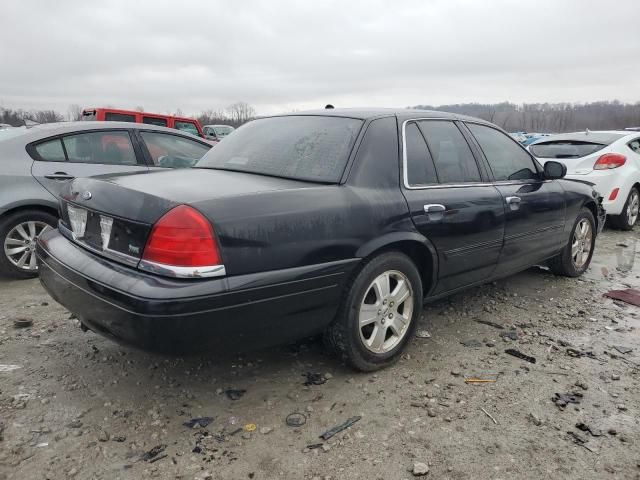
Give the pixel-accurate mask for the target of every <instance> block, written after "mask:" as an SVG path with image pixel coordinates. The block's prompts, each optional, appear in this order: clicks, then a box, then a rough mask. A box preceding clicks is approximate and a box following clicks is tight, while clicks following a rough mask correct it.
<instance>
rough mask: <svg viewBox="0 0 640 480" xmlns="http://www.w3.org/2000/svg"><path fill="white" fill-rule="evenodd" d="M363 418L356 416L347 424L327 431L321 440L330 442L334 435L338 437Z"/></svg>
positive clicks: (321, 436)
mask: <svg viewBox="0 0 640 480" xmlns="http://www.w3.org/2000/svg"><path fill="white" fill-rule="evenodd" d="M361 418H362V417H361V416H360V415H356V416H355V417H351V418H349V419H348V420H347V421H346V422H344V423H341V424H340V425H336V426H335V427H333V428H332V429H330V430H327V431H326V432H324V433H323V434H322V435H320V438H321V439H323V440H329V439H330V438H331V437H333V436H334V435H336V434H338V433H340V432H341V431H343V430H346V429H347V428H349V427H350V426H351V425H353V424H354V423H356V422H357V421H359V420H360V419H361ZM307 448H308V447H307Z"/></svg>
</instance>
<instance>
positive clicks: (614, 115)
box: [411, 100, 640, 133]
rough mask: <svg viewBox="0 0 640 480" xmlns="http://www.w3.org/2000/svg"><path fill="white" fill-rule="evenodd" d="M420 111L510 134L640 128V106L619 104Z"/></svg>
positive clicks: (443, 107)
mask: <svg viewBox="0 0 640 480" xmlns="http://www.w3.org/2000/svg"><path fill="white" fill-rule="evenodd" d="M411 108H417V109H420V110H438V111H442V112H451V113H458V114H462V115H470V116H472V117H478V118H482V119H483V120H487V121H489V122H492V123H495V124H496V125H499V126H500V127H502V128H504V129H505V130H507V131H508V132H521V131H524V132H540V133H562V132H576V131H582V130H586V129H587V128H588V129H589V130H620V129H624V128H627V127H640V102H636V103H633V104H631V103H621V102H619V101H617V100H613V101H603V102H591V103H523V104H521V105H517V104H514V103H510V102H502V103H492V104H483V103H458V104H453V105H440V106H438V107H433V106H430V105H416V106H415V107H411Z"/></svg>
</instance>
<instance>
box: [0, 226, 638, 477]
mask: <svg viewBox="0 0 640 480" xmlns="http://www.w3.org/2000/svg"><path fill="white" fill-rule="evenodd" d="M637 240H638V233H627V232H616V231H611V230H605V232H604V234H602V236H601V237H600V238H599V242H598V246H597V250H596V254H595V256H594V260H593V264H592V267H591V269H590V271H589V272H588V274H587V275H586V276H585V277H583V278H582V279H567V278H556V277H554V276H552V275H551V274H550V273H549V272H548V271H546V270H543V269H540V268H533V269H530V270H528V271H526V272H523V273H521V274H519V275H517V276H514V277H511V278H508V279H505V280H502V281H499V282H496V283H494V284H491V285H487V286H484V287H480V288H474V289H472V290H469V291H467V292H466V293H463V294H459V295H455V296H453V297H451V298H449V299H447V300H444V301H440V302H438V303H436V304H432V305H430V306H428V307H427V308H426V309H425V312H424V318H423V319H422V320H421V325H420V327H419V329H420V330H427V331H428V332H429V333H430V334H431V337H430V338H415V339H413V341H412V342H411V345H410V347H409V348H408V350H407V352H406V354H405V355H404V357H403V359H402V360H400V361H399V362H398V363H397V364H396V365H395V366H393V367H391V368H388V369H386V370H384V371H381V372H378V373H375V374H359V373H355V372H353V371H351V370H349V369H348V368H346V367H345V366H344V365H341V364H340V363H339V362H338V361H336V360H335V359H333V358H332V357H331V356H327V355H325V354H324V353H323V350H322V347H321V343H320V342H318V341H309V342H303V343H300V344H297V345H294V346H287V347H280V348H275V349H269V350H265V351H260V352H256V353H252V354H247V355H242V356H238V357H234V358H229V357H226V358H218V357H216V356H215V355H213V354H212V355H210V356H202V357H197V358H187V359H179V358H168V357H162V356H158V355H151V354H147V353H144V352H140V351H136V350H133V349H130V348H127V347H122V346H120V345H117V344H115V343H112V342H111V341H109V340H106V339H104V338H102V337H100V336H97V335H95V334H93V333H91V332H89V333H83V332H82V331H80V329H79V328H78V326H77V321H75V320H73V319H70V318H69V317H70V315H69V313H68V312H66V311H65V310H64V309H63V308H62V307H60V306H59V305H57V304H55V303H54V302H53V301H52V300H51V299H50V298H49V297H48V296H47V294H46V293H45V292H44V291H43V289H42V288H41V287H40V285H39V283H38V281H37V280H33V281H26V282H25V281H23V282H10V281H5V280H0V305H1V307H2V308H1V310H0V364H1V365H3V366H2V367H0V422H2V424H3V427H0V429H1V428H3V432H2V433H0V472H1V473H0V479H3V480H4V479H45V478H46V479H67V478H78V479H120V478H122V479H129V478H130V479H138V478H148V477H156V478H167V479H169V478H170V479H173V478H184V479H205V478H211V479H272V478H286V479H303V478H305V479H343V478H344V479H346V478H348V479H403V478H407V479H410V478H413V476H414V474H413V472H412V471H411V470H412V469H413V467H414V463H416V462H420V463H424V464H425V465H426V466H428V469H429V473H428V474H427V478H434V479H513V478H518V479H520V478H530V479H546V478H549V479H603V478H604V479H606V478H612V479H613V478H615V479H639V478H640V383H639V382H640V315H639V314H640V309H638V308H637V307H633V306H629V305H625V304H623V303H618V302H614V301H612V300H609V299H606V298H604V297H603V296H602V294H603V293H604V292H605V291H607V290H609V289H612V288H627V287H640V277H639V274H640V267H639V264H638V263H634V260H636V257H637V255H636V242H637ZM638 251H639V252H640V248H639V250H638ZM639 263H640V262H639ZM16 317H27V318H30V319H32V320H33V326H32V327H30V328H26V329H16V328H14V327H13V323H12V321H13V319H14V318H16ZM478 320H483V321H489V322H494V323H495V324H497V326H501V327H503V328H497V327H496V326H492V325H487V324H484V323H479V322H478ZM511 336H513V338H514V339H511V338H509V337H511ZM614 346H618V347H620V349H621V350H622V351H627V349H631V351H629V352H628V353H621V352H620V351H618V350H616V349H615V348H613V347H614ZM622 347H624V348H622ZM508 348H515V349H517V350H519V351H521V352H524V353H526V354H527V355H530V356H533V357H535V358H536V359H537V362H536V363H535V364H532V363H528V362H526V361H524V360H521V359H519V358H516V357H513V356H510V355H507V354H506V353H505V350H506V349H508ZM636 365H637V366H636ZM12 366H17V368H15V367H12ZM307 372H315V373H320V374H323V375H324V377H326V383H324V384H320V385H310V386H304V385H303V382H304V381H305V379H306V377H305V374H306V373H307ZM468 377H478V378H481V379H485V380H495V382H485V383H477V384H468V383H465V378H468ZM319 381H320V382H321V381H322V379H319ZM227 389H239V390H246V393H244V395H242V396H241V397H240V398H239V399H236V400H232V399H230V398H229V396H228V395H227V394H226V393H225V391H226V390H227ZM556 393H560V394H565V393H569V394H574V393H575V394H578V395H577V396H574V397H573V399H574V400H576V401H579V402H580V403H577V404H576V403H569V404H568V405H567V406H566V407H564V408H563V409H561V408H560V407H559V406H557V405H556V404H555V403H554V402H553V401H552V397H554V395H555V394H556ZM292 412H300V413H303V414H304V415H305V416H306V424H304V425H302V426H300V427H290V426H287V424H286V423H285V419H286V417H287V415H288V414H290V413H292ZM357 415H359V416H361V417H362V418H361V420H360V421H358V422H357V423H355V424H354V425H353V426H351V427H350V428H348V429H347V430H346V431H344V432H342V433H340V434H338V435H336V436H334V437H333V438H331V439H330V440H328V441H326V442H323V441H322V440H320V439H319V438H318V436H319V435H320V434H321V433H323V432H324V431H325V430H327V429H329V428H330V427H333V426H335V425H337V424H340V423H342V422H344V421H345V420H347V419H349V418H350V417H353V416H357ZM194 417H213V418H214V419H213V421H212V422H211V423H210V424H209V425H208V426H206V428H203V427H202V426H200V425H196V426H195V427H194V428H187V427H185V426H183V423H184V422H187V421H188V420H190V419H192V418H194ZM494 420H495V422H494ZM203 423H206V422H204V421H203ZM580 423H582V424H584V426H583V427H582V428H586V429H587V430H590V431H583V430H580V429H578V428H576V425H577V424H580ZM252 424H253V425H252ZM254 427H255V430H253V431H247V430H252V429H253V428H254ZM569 432H571V433H569ZM582 442H584V443H582ZM157 446H159V448H157V449H156V450H155V452H159V453H157V454H156V455H155V456H153V453H155V452H153V451H152V452H151V453H150V454H148V455H147V456H146V457H145V455H144V454H145V452H150V451H151V450H152V449H153V448H154V447H157ZM163 446H164V447H163ZM165 455H166V456H165ZM151 457H152V458H151ZM145 458H146V460H145ZM422 467H424V466H422Z"/></svg>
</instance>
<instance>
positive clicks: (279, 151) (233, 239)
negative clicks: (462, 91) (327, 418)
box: [37, 109, 604, 370]
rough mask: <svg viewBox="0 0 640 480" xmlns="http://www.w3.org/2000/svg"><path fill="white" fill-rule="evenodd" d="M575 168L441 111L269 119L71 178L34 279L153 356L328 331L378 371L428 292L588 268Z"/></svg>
mask: <svg viewBox="0 0 640 480" xmlns="http://www.w3.org/2000/svg"><path fill="white" fill-rule="evenodd" d="M565 171H566V168H565V167H564V166H563V165H562V164H560V163H558V162H553V161H551V162H547V163H546V165H545V167H544V169H543V168H542V167H540V165H539V164H538V163H537V162H536V160H535V159H534V158H533V157H532V156H531V155H530V154H529V152H527V151H526V150H525V149H524V148H523V147H522V146H521V145H519V144H518V143H517V142H515V141H514V140H513V139H512V138H511V137H509V135H508V134H506V133H505V132H504V131H502V130H500V129H499V128H497V127H496V126H494V125H492V124H490V123H487V122H485V121H482V120H478V119H474V118H469V117H462V116H457V115H452V114H446V113H443V112H428V111H423V110H350V109H347V110H338V109H333V110H318V111H313V112H307V113H296V114H291V115H283V116H275V117H270V118H261V119H257V120H253V121H251V122H249V123H247V124H245V125H243V126H242V127H240V128H238V130H237V131H235V132H234V133H233V135H230V136H229V138H227V139H225V140H224V141H223V142H220V143H219V144H218V145H217V146H216V147H215V148H212V149H211V150H210V151H209V152H208V153H207V154H206V155H205V156H204V157H203V158H202V160H200V161H199V162H198V164H197V165H196V168H192V169H186V170H180V171H172V172H153V173H150V174H148V175H125V176H110V177H100V178H91V179H76V180H74V181H73V182H71V183H68V184H67V185H66V187H65V191H64V193H63V195H62V200H61V203H60V211H61V214H62V219H61V222H60V226H59V230H51V231H48V232H45V234H43V235H41V237H40V239H39V242H38V249H37V252H38V261H39V265H40V269H41V271H40V279H41V281H42V283H43V285H44V286H45V288H46V289H47V291H48V292H49V293H50V294H51V296H52V297H53V298H54V299H55V300H57V301H58V302H60V303H61V304H62V305H64V306H65V307H66V308H67V309H69V310H70V311H71V312H74V313H75V314H77V315H78V318H79V319H80V322H81V323H82V324H83V325H84V326H85V327H87V328H89V329H92V330H94V331H96V332H97V333H102V334H105V335H108V336H110V337H112V338H116V339H118V340H120V341H123V342H128V343H131V344H134V345H137V346H140V347H143V348H148V349H156V350H170V351H183V352H184V351H187V352H192V351H196V350H199V349H200V350H202V349H209V351H216V350H215V349H220V348H227V349H228V348H230V347H231V348H233V349H244V348H248V347H249V346H251V347H255V346H258V345H266V344H272V343H282V342H287V341H291V340H295V339H298V338H301V337H304V336H308V335H312V334H315V333H320V332H324V333H325V338H326V340H327V342H328V344H329V345H330V346H331V347H332V348H333V349H335V351H336V352H337V353H338V354H339V355H340V356H341V357H343V358H344V359H346V360H347V361H348V362H349V363H350V364H351V365H352V366H353V367H355V368H357V369H360V370H375V369H377V368H380V367H383V366H385V365H387V364H388V363H390V362H392V361H393V360H394V359H396V358H397V357H398V356H399V355H400V353H401V352H402V350H403V348H404V347H405V345H406V344H407V342H408V341H409V339H410V338H411V337H412V332H413V331H414V329H415V327H416V323H417V321H418V318H419V317H420V315H421V314H422V305H423V301H430V300H433V299H436V298H440V297H443V296H446V295H449V294H451V293H453V292H457V291H459V290H461V289H463V288H466V287H469V286H472V285H477V284H481V283H484V282H487V281H489V280H492V279H494V278H498V277H503V276H506V275H510V274H512V273H514V272H517V271H519V270H522V269H525V268H528V267H529V266H531V265H533V264H539V263H541V262H548V264H549V265H550V268H551V269H552V271H553V272H554V273H556V274H561V275H568V276H578V275H581V274H582V273H583V272H584V271H585V270H586V269H587V267H588V266H589V262H590V260H591V255H592V254H593V249H594V245H595V239H596V234H597V232H598V231H599V230H600V227H601V225H602V223H603V221H604V218H603V216H604V214H603V212H602V210H601V208H600V206H599V199H598V198H597V196H596V193H595V192H594V191H593V189H592V188H591V187H590V186H588V185H585V184H584V183H579V182H572V181H565V180H562V177H563V175H564V173H565ZM211 349H214V350H211Z"/></svg>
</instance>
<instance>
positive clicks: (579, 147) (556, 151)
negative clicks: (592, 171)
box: [529, 140, 606, 158]
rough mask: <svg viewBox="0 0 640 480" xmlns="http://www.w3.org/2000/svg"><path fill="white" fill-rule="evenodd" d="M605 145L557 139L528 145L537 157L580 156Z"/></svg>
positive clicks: (589, 153)
mask: <svg viewBox="0 0 640 480" xmlns="http://www.w3.org/2000/svg"><path fill="white" fill-rule="evenodd" d="M604 147H606V145H605V144H602V143H592V142H581V141H574V140H557V141H555V142H543V143H536V144H535V145H532V146H530V147H529V150H530V151H531V153H533V155H535V156H536V157H538V158H580V157H586V156H587V155H591V154H592V153H595V152H597V151H598V150H602V149H603V148H604Z"/></svg>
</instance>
